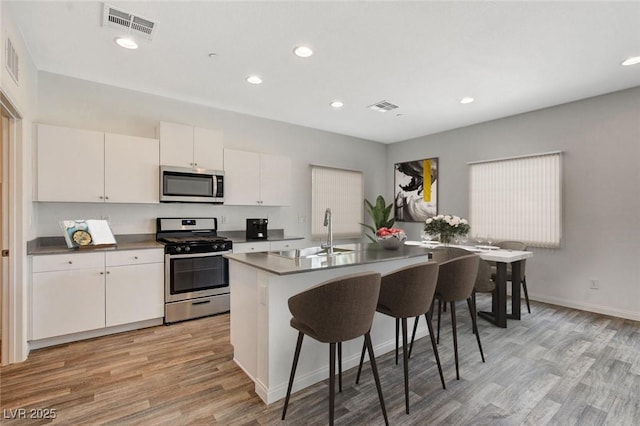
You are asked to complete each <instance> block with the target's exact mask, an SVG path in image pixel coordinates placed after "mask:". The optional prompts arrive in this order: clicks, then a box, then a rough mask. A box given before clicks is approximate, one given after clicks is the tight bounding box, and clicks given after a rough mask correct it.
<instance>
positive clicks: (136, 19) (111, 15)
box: [102, 3, 158, 40]
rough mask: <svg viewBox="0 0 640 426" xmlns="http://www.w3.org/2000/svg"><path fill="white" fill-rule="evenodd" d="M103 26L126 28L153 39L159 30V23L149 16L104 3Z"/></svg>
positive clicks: (135, 33) (129, 31)
mask: <svg viewBox="0 0 640 426" xmlns="http://www.w3.org/2000/svg"><path fill="white" fill-rule="evenodd" d="M102 26H103V27H110V28H116V29H119V30H126V31H127V33H129V34H134V35H137V36H140V37H144V38H146V39H148V40H152V39H153V36H154V35H155V33H156V32H157V31H158V23H157V22H153V21H151V20H149V19H147V18H142V17H141V16H137V15H134V14H133V13H131V12H127V11H124V10H122V9H116V8H115V7H113V6H111V5H108V4H106V3H105V4H104V13H103V14H102Z"/></svg>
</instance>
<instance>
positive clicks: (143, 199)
mask: <svg viewBox="0 0 640 426" xmlns="http://www.w3.org/2000/svg"><path fill="white" fill-rule="evenodd" d="M104 141H105V143H104V194H105V201H106V202H108V203H157V202H158V195H159V191H160V188H159V185H160V183H159V177H158V176H159V174H158V173H159V172H158V170H159V168H160V162H159V161H160V157H159V151H158V150H159V142H158V139H149V138H140V137H136V136H126V135H116V134H112V133H106V134H105V139H104Z"/></svg>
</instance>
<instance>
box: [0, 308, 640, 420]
mask: <svg viewBox="0 0 640 426" xmlns="http://www.w3.org/2000/svg"><path fill="white" fill-rule="evenodd" d="M479 304H480V305H481V306H484V307H485V308H486V306H487V304H488V300H487V299H486V298H479ZM532 309H533V313H532V314H527V313H526V312H525V313H524V314H523V318H522V320H521V321H513V320H509V327H508V328H507V329H506V330H505V329H499V328H496V327H494V326H492V325H490V324H489V323H487V322H485V321H483V320H479V326H480V333H481V337H482V343H483V347H484V350H485V356H486V358H487V362H486V363H485V364H483V363H482V362H481V360H480V355H479V353H478V349H477V346H476V343H475V339H474V338H473V335H472V334H471V333H470V325H469V323H470V321H469V317H468V311H467V310H466V305H462V304H461V305H460V306H459V308H458V319H459V320H458V326H459V329H458V339H459V344H460V346H459V348H460V365H461V380H460V381H456V380H455V368H454V364H453V353H452V352H453V350H452V343H451V325H450V321H445V322H443V335H442V336H441V342H440V356H441V359H442V362H443V369H444V374H445V379H446V381H447V389H446V390H443V389H442V388H441V386H440V381H439V379H438V375H437V370H436V368H435V363H434V361H433V355H432V352H431V347H430V344H429V343H428V340H427V339H421V340H420V341H418V342H417V346H416V347H415V349H414V351H415V352H414V355H413V356H412V358H411V360H410V364H409V366H410V374H411V379H410V380H411V381H410V392H411V414H410V415H407V414H405V413H404V394H403V382H402V366H401V365H395V363H394V361H393V354H387V355H384V356H380V357H378V368H379V369H380V373H381V381H382V387H383V392H384V395H385V400H386V403H387V409H388V412H389V420H390V423H391V424H392V425H426V424H430V425H431V424H433V425H439V424H444V425H485V424H486V425H489V424H491V425H521V424H526V425H545V424H549V425H599V424H609V425H616V426H617V425H632V424H638V423H637V422H638V419H640V323H639V322H633V321H627V320H622V319H617V318H611V317H605V316H601V315H596V314H591V313H586V312H581V311H576V310H571V309H565V308H561V307H557V306H552V305H546V304H541V303H535V302H533V304H532ZM447 314H448V313H447ZM445 318H446V317H445ZM390 321H393V320H392V319H390ZM374 344H375V342H374ZM292 351H293V348H292ZM327 356H328V347H327ZM285 362H287V366H288V367H289V366H290V362H291V360H286V361H285ZM0 378H1V384H0V392H1V393H0V397H1V408H2V411H3V417H4V418H3V422H4V424H7V425H12V424H19V425H29V424H46V423H50V422H53V423H55V424H65V425H93V424H113V425H116V424H117V425H154V426H155V425H187V424H197V425H209V424H212V425H213V424H221V425H272V424H290V425H301V424H323V423H325V424H326V423H327V422H328V416H327V413H328V411H327V410H328V404H327V395H328V388H327V386H328V385H327V381H325V382H323V383H318V384H316V385H314V386H312V387H310V388H307V389H305V390H303V391H300V392H298V393H296V394H294V396H292V399H291V402H290V406H289V412H288V413H287V421H286V422H280V420H279V419H280V413H281V410H282V402H281V401H280V402H277V403H275V404H272V405H271V406H268V407H267V406H265V405H264V404H263V403H262V401H261V400H260V399H259V398H258V397H257V395H256V394H255V392H254V391H253V383H252V382H251V381H250V380H249V379H248V378H247V377H246V376H245V375H244V373H243V372H242V371H241V370H240V369H239V368H238V367H237V366H236V365H235V364H234V363H233V361H232V347H231V345H230V344H229V316H228V315H220V316H216V317H210V318H205V319H201V320H196V321H189V322H185V323H181V324H174V325H171V326H168V327H167V326H159V327H153V328H149V329H145V330H138V331H134V332H128V333H122V334H119V335H113V336H106V337H101V338H97V339H92V340H87V341H83V342H76V343H72V344H67V345H61V346H58V347H53V348H45V349H40V350H37V351H33V352H32V353H31V355H30V357H29V359H28V360H27V361H26V362H24V363H21V364H15V365H10V366H7V367H3V368H2V369H0ZM354 381H355V369H352V370H349V371H347V372H346V374H345V376H344V391H343V393H342V394H338V396H337V399H336V424H339V425H354V424H367V425H369V424H371V425H378V424H383V422H382V417H381V414H380V409H379V405H378V401H377V394H376V390H375V386H374V382H373V378H372V377H371V373H370V370H369V368H368V364H367V366H366V367H365V370H364V372H363V378H362V380H361V383H360V385H355V384H354ZM17 408H24V409H26V415H27V417H29V415H30V414H31V412H30V410H31V409H55V410H56V415H57V418H56V419H55V420H53V421H51V420H37V419H29V418H27V419H20V420H14V419H11V418H10V417H11V413H12V412H13V413H15V411H10V410H15V409H17Z"/></svg>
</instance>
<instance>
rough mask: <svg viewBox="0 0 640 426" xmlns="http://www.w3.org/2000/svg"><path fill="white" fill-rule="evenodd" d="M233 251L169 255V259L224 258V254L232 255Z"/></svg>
mask: <svg viewBox="0 0 640 426" xmlns="http://www.w3.org/2000/svg"><path fill="white" fill-rule="evenodd" d="M231 253H232V251H231V250H226V251H211V252H208V253H186V254H167V255H166V256H167V258H168V259H181V258H185V257H211V256H222V255H224V254H231Z"/></svg>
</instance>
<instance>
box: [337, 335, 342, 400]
mask: <svg viewBox="0 0 640 426" xmlns="http://www.w3.org/2000/svg"><path fill="white" fill-rule="evenodd" d="M338 391H339V392H342V342H338Z"/></svg>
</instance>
